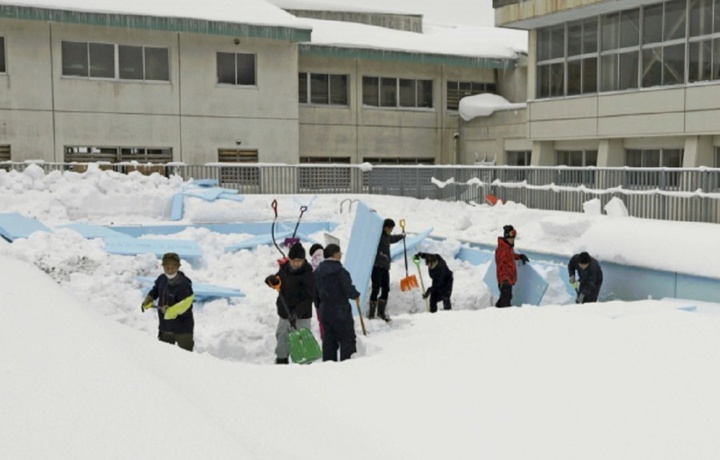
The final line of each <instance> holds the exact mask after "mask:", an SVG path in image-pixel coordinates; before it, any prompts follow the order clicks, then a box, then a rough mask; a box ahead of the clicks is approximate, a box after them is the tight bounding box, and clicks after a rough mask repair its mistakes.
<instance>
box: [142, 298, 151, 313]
mask: <svg viewBox="0 0 720 460" xmlns="http://www.w3.org/2000/svg"><path fill="white" fill-rule="evenodd" d="M152 307H153V298H152V297H150V296H146V297H145V300H143V302H142V305H141V306H140V308H141V309H142V311H143V312H144V311H145V310H149V309H151V308H152Z"/></svg>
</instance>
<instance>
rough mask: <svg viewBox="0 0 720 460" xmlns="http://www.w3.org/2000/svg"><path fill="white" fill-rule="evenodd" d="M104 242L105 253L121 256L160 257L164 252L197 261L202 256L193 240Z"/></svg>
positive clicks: (115, 239)
mask: <svg viewBox="0 0 720 460" xmlns="http://www.w3.org/2000/svg"><path fill="white" fill-rule="evenodd" d="M104 241H105V251H106V252H108V253H109V254H116V255H122V256H134V255H137V254H148V253H149V254H155V256H157V257H162V255H163V254H165V253H166V252H175V253H177V254H178V255H179V256H180V257H181V258H183V259H199V258H200V257H201V256H202V251H201V250H200V245H199V244H198V243H197V241H194V240H172V239H162V240H160V239H151V238H108V239H105V240H104Z"/></svg>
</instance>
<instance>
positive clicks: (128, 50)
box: [61, 41, 170, 81]
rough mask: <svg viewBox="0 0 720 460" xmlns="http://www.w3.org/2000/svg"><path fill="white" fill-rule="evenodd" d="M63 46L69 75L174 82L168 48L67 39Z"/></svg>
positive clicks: (64, 73) (66, 74)
mask: <svg viewBox="0 0 720 460" xmlns="http://www.w3.org/2000/svg"><path fill="white" fill-rule="evenodd" d="M61 47H62V74H63V76H66V77H86V78H107V79H119V80H156V81H170V71H169V51H168V49H167V48H154V47H144V46H126V45H116V44H108V43H86V42H66V41H63V42H62V45H61ZM116 56H117V64H118V65H117V68H116V65H115V64H116Z"/></svg>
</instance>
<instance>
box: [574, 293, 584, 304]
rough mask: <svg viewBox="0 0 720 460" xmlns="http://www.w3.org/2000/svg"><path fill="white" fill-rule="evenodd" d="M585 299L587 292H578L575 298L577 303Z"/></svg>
mask: <svg viewBox="0 0 720 460" xmlns="http://www.w3.org/2000/svg"><path fill="white" fill-rule="evenodd" d="M584 300H585V294H578V296H577V299H575V303H583V301H584Z"/></svg>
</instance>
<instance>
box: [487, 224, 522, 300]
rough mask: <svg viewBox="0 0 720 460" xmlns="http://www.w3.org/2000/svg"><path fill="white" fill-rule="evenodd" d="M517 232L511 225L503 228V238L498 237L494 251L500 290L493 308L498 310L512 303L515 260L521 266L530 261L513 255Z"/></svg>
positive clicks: (515, 280) (515, 273) (515, 272)
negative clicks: (520, 263) (519, 262)
mask: <svg viewBox="0 0 720 460" xmlns="http://www.w3.org/2000/svg"><path fill="white" fill-rule="evenodd" d="M516 236H517V231H516V230H515V229H514V228H513V226H512V225H506V226H504V227H503V236H502V237H498V247H497V249H496V250H495V265H496V266H497V282H498V288H499V289H500V298H499V299H498V301H497V303H495V306H496V307H498V308H502V307H509V306H510V302H511V301H512V288H513V286H514V285H515V282H517V266H516V265H515V261H516V260H521V261H522V263H523V265H524V264H526V263H527V262H529V261H530V259H528V257H527V256H526V255H525V254H516V253H515V237H516Z"/></svg>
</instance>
